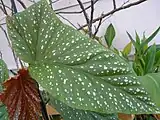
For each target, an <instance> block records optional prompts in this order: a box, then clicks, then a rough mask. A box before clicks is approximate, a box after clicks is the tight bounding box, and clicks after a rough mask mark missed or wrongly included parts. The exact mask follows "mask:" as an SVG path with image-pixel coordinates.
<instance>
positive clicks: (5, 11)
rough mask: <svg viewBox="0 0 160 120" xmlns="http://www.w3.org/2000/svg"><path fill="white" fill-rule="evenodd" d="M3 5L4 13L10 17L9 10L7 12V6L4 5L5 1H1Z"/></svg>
mask: <svg viewBox="0 0 160 120" xmlns="http://www.w3.org/2000/svg"><path fill="white" fill-rule="evenodd" d="M1 5H2V7H3V12H4V14H5V15H8V13H7V10H6V7H5V4H4V2H3V0H1Z"/></svg>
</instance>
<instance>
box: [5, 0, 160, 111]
mask: <svg viewBox="0 0 160 120" xmlns="http://www.w3.org/2000/svg"><path fill="white" fill-rule="evenodd" d="M7 26H8V33H9V36H10V38H11V41H12V45H13V48H14V50H15V51H16V53H17V55H18V56H19V57H20V58H21V59H22V60H23V61H24V62H27V63H29V64H30V67H29V70H30V73H31V75H32V77H33V78H34V79H36V80H38V82H39V84H41V86H42V87H43V88H44V89H45V90H46V91H48V92H49V93H50V94H52V96H53V97H54V98H56V99H58V100H60V101H62V102H63V103H65V104H66V105H68V106H70V107H73V108H76V109H83V110H89V111H94V112H98V113H108V114H109V113H115V112H117V113H118V112H119V113H128V114H129V113H135V114H141V113H155V112H159V111H158V110H157V109H156V108H155V106H154V103H153V102H152V101H151V100H150V97H149V96H148V93H147V92H146V91H145V89H144V88H143V87H142V86H141V84H140V82H139V81H138V79H137V76H136V75H135V74H134V72H133V70H132V69H131V68H130V66H129V64H128V63H126V61H124V60H123V59H122V58H120V57H119V56H118V55H116V54H114V53H113V52H112V51H110V50H108V49H106V48H104V47H102V46H101V45H99V44H98V43H97V42H95V41H93V40H90V39H89V38H88V37H87V36H85V35H83V34H81V33H80V32H78V31H76V30H74V29H73V28H71V27H69V26H68V25H65V24H63V23H62V22H61V21H60V20H59V19H58V18H57V17H56V15H55V13H54V12H53V11H52V10H51V8H50V7H49V5H48V3H47V2H46V1H45V0H41V1H40V2H38V3H36V4H35V5H33V6H31V7H29V8H28V9H26V10H25V11H23V12H21V13H18V14H16V15H15V16H13V17H8V18H7Z"/></svg>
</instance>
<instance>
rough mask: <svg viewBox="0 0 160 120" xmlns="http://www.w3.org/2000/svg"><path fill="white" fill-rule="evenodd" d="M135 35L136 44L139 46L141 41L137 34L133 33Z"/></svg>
mask: <svg viewBox="0 0 160 120" xmlns="http://www.w3.org/2000/svg"><path fill="white" fill-rule="evenodd" d="M135 33H136V43H137V44H138V45H140V44H141V40H140V37H139V35H138V33H137V32H136V31H135Z"/></svg>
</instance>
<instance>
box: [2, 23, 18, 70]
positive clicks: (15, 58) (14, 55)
mask: <svg viewBox="0 0 160 120" xmlns="http://www.w3.org/2000/svg"><path fill="white" fill-rule="evenodd" d="M0 28H1V30H2V31H3V32H4V34H5V36H6V38H7V41H8V44H9V46H10V48H11V50H12V54H13V57H14V61H15V63H16V67H17V69H18V68H19V66H18V60H17V57H16V54H15V52H14V50H13V49H12V45H11V43H10V40H9V37H8V34H7V32H6V30H5V29H4V28H3V27H2V26H0Z"/></svg>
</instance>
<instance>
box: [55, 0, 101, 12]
mask: <svg viewBox="0 0 160 120" xmlns="http://www.w3.org/2000/svg"><path fill="white" fill-rule="evenodd" d="M98 1H99V0H95V1H94V4H95V3H97V2H98ZM88 3H90V1H88V2H84V3H83V5H84V4H88ZM78 5H79V4H76V5H72V6H68V7H65V8H61V9H57V10H55V12H56V14H80V13H82V12H83V10H81V11H74V12H73V11H69V12H65V11H64V12H63V11H61V10H64V9H68V8H72V7H76V6H78ZM89 8H91V5H89V6H87V7H86V8H85V10H88V9H89ZM57 11H58V12H57Z"/></svg>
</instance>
